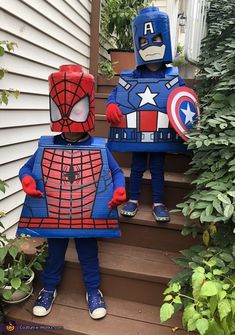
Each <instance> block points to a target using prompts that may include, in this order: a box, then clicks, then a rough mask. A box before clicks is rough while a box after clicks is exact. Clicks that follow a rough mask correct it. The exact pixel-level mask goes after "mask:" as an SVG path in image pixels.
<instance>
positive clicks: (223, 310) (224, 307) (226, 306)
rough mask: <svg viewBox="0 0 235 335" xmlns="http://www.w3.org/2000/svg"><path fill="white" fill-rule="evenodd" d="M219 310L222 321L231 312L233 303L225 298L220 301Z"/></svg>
mask: <svg viewBox="0 0 235 335" xmlns="http://www.w3.org/2000/svg"><path fill="white" fill-rule="evenodd" d="M218 310H219V316H220V320H221V321H222V320H223V318H225V317H226V316H227V315H228V314H229V313H230V312H231V305H230V303H229V300H228V299H224V300H221V301H219V303H218Z"/></svg>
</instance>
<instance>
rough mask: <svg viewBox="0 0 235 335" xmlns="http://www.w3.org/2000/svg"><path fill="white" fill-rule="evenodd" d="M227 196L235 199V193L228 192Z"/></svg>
mask: <svg viewBox="0 0 235 335" xmlns="http://www.w3.org/2000/svg"><path fill="white" fill-rule="evenodd" d="M227 194H228V195H230V196H231V197H233V198H235V191H228V192H227Z"/></svg>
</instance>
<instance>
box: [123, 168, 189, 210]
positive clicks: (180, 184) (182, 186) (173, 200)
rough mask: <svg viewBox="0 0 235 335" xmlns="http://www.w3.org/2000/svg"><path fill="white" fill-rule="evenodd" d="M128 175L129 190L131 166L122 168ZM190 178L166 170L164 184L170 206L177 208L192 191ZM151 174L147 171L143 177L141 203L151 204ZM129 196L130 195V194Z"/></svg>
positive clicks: (165, 196)
mask: <svg viewBox="0 0 235 335" xmlns="http://www.w3.org/2000/svg"><path fill="white" fill-rule="evenodd" d="M122 170H123V172H124V174H125V176H126V189H127V194H128V192H129V177H130V173H131V169H130V168H125V167H124V168H122ZM191 189H192V186H191V185H190V178H189V177H187V176H186V175H184V174H182V173H179V172H168V171H166V172H165V184H164V202H165V204H166V205H167V207H168V208H170V209H173V208H176V205H177V204H178V203H180V202H182V201H183V199H184V197H185V196H186V195H187V194H188V193H189V192H190V190H191ZM151 194H152V186H151V174H150V172H149V171H146V172H145V173H144V175H143V178H142V189H141V194H140V203H141V204H144V205H146V204H147V205H151V204H152V202H153V200H152V196H151ZM128 196H129V195H128Z"/></svg>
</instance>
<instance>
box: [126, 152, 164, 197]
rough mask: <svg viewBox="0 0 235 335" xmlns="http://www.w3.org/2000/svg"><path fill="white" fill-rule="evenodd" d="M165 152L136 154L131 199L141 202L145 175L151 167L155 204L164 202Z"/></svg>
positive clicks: (133, 161)
mask: <svg viewBox="0 0 235 335" xmlns="http://www.w3.org/2000/svg"><path fill="white" fill-rule="evenodd" d="M164 162H165V153H164V152H151V153H148V152H134V153H133V154H132V164H131V175H130V191H129V192H130V199H132V200H139V197H140V191H141V181H142V177H143V173H144V172H145V171H146V169H147V168H148V167H149V170H150V173H151V177H152V196H153V202H163V195H164Z"/></svg>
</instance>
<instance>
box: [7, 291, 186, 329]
mask: <svg viewBox="0 0 235 335" xmlns="http://www.w3.org/2000/svg"><path fill="white" fill-rule="evenodd" d="M37 292H38V289H37V290H35V296H36V295H37ZM34 299H35V298H30V299H29V300H27V301H25V302H23V303H21V304H18V305H14V306H10V308H9V309H8V320H14V321H15V322H16V324H27V325H39V326H45V325H47V326H52V327H55V326H62V327H63V330H55V329H54V330H53V329H51V330H47V331H43V332H42V331H41V332H36V331H32V334H42V333H43V334H45V335H49V334H63V335H111V334H112V335H120V334H125V335H138V334H139V335H171V334H173V331H172V330H175V331H176V330H177V331H176V334H177V335H186V334H187V332H185V331H184V330H182V325H181V315H180V314H178V315H177V316H175V317H174V318H173V319H172V320H170V321H169V322H167V323H164V324H161V323H160V320H159V307H156V306H149V305H146V304H141V303H135V302H132V301H128V300H122V299H118V298H112V297H109V296H106V297H105V300H106V304H107V308H108V314H107V316H106V317H105V318H104V319H102V320H98V321H97V320H92V319H91V318H90V316H89V314H88V311H87V304H86V302H85V297H84V294H81V293H79V292H70V290H69V288H67V290H63V291H61V290H60V291H58V295H57V297H56V300H55V302H54V305H53V308H52V311H51V312H50V314H48V315H47V316H45V317H35V316H33V315H32V307H33V303H34ZM14 333H16V332H15V331H14Z"/></svg>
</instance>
